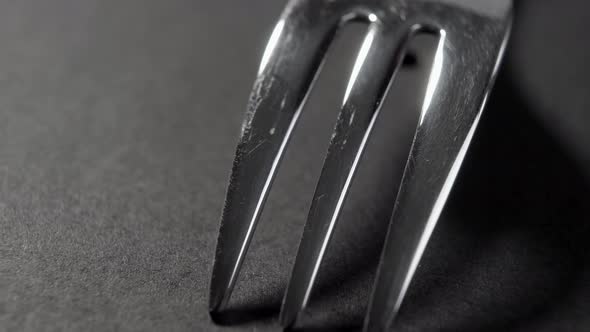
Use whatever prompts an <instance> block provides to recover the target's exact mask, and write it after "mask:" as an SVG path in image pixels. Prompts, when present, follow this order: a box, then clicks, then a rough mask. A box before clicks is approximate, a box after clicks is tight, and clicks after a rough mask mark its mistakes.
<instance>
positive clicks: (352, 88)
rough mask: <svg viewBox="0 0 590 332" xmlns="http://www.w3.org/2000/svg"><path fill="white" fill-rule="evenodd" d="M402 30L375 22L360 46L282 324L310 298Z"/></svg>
mask: <svg viewBox="0 0 590 332" xmlns="http://www.w3.org/2000/svg"><path fill="white" fill-rule="evenodd" d="M386 35H387V38H386ZM406 35H407V31H405V32H404V31H402V29H397V30H387V31H384V30H383V29H382V27H381V26H380V25H378V24H373V25H371V26H370V27H369V31H368V33H367V35H366V37H365V39H364V42H363V44H362V46H361V48H360V50H359V54H358V56H357V59H356V63H355V65H354V68H353V70H352V74H351V76H350V80H349V83H348V88H347V89H346V93H345V99H344V105H343V106H342V110H341V112H340V115H339V117H338V121H337V123H336V128H335V132H334V136H333V138H332V141H331V143H330V147H329V149H328V153H327V156H326V159H325V161H324V166H323V169H322V173H321V176H320V179H319V181H318V185H317V187H316V191H315V194H314V198H313V200H312V203H311V208H310V211H309V215H308V219H307V223H306V225H305V228H304V231H303V237H302V239H301V243H300V244H299V250H298V253H297V258H296V260H295V265H294V268H293V272H292V274H291V280H290V282H289V285H288V288H287V293H286V295H285V298H284V302H283V308H282V310H281V318H280V320H281V324H282V325H283V326H284V327H290V326H292V325H294V324H295V322H296V320H297V318H298V315H299V313H300V312H301V310H303V309H304V307H305V306H306V304H307V302H308V300H309V296H310V293H311V289H312V286H313V283H314V281H315V278H316V276H317V272H318V269H319V266H320V263H321V261H322V258H323V256H324V253H325V250H326V247H327V245H328V242H329V240H330V237H331V235H332V231H333V229H334V225H335V224H336V221H337V219H338V216H339V213H340V211H341V208H342V205H343V203H344V200H345V198H346V194H347V192H348V189H349V186H350V184H351V181H352V178H353V175H354V173H355V170H356V168H357V166H358V163H359V160H360V158H361V155H362V152H363V149H364V147H365V144H366V142H367V139H368V137H369V135H370V132H371V129H372V127H373V124H374V122H375V119H376V117H377V115H378V111H379V107H380V104H381V100H382V98H383V97H384V94H385V92H386V90H387V87H388V85H389V82H390V81H391V77H392V75H393V72H394V71H395V69H396V68H397V67H399V65H400V63H401V58H402V57H401V54H402V47H401V46H400V45H402V43H401V42H400V39H401V37H400V36H406ZM396 36H398V37H396ZM386 41H387V42H386Z"/></svg>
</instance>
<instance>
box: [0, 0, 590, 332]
mask: <svg viewBox="0 0 590 332" xmlns="http://www.w3.org/2000/svg"><path fill="white" fill-rule="evenodd" d="M533 2H534V3H533ZM529 3H530V4H529ZM283 4H284V3H283V1H271V0H250V1H237V0H236V1H229V0H227V1H204V0H198V1H195V0H169V1H158V0H127V1H114V0H112V1H95V0H77V1H73V0H52V1H33V0H21V1H12V0H7V1H1V2H0V45H1V47H0V330H8V331H12V330H14V331H17V330H19V331H20V330H27V331H42V330H48V331H61V330H71V331H80V330H82V331H88V330H124V331H147V330H154V331H160V330H173V331H226V330H227V331H241V330H246V331H253V330H255V331H274V330H278V325H277V320H276V318H277V315H278V308H279V305H280V301H281V297H282V292H283V290H284V287H285V283H286V281H287V278H288V273H289V272H290V268H291V265H292V263H293V258H294V255H295V250H296V247H297V244H298V241H299V236H300V234H301V231H302V226H303V223H304V219H305V215H306V213H307V208H308V204H309V201H310V199H311V197H312V196H311V195H312V193H313V187H314V184H315V181H316V178H317V176H318V174H319V170H320V167H321V162H322V160H321V156H322V154H323V153H324V151H325V148H326V146H327V140H328V138H329V137H330V134H331V133H330V126H331V123H332V121H333V119H334V117H335V116H336V114H337V109H336V108H335V105H337V103H338V101H339V100H340V98H341V96H342V91H343V87H344V82H343V81H342V80H343V78H344V77H345V73H344V74H343V72H346V71H347V70H348V69H347V68H348V67H347V66H349V65H350V61H351V55H353V54H354V53H355V52H356V50H355V49H353V48H349V47H347V45H349V44H350V45H358V44H356V40H357V39H354V38H356V37H354V38H353V37H350V38H351V40H348V39H346V38H344V40H341V41H339V42H337V43H340V44H338V45H341V46H339V47H336V49H338V50H340V51H339V52H337V53H338V54H334V55H333V56H331V58H330V59H331V60H330V61H329V65H328V68H327V70H326V71H327V73H326V75H323V76H322V78H321V79H320V82H319V88H318V89H319V90H318V91H317V92H315V93H314V94H313V96H312V98H311V100H310V107H309V109H308V110H306V112H305V114H304V116H303V118H302V121H301V124H300V125H299V127H298V131H297V133H296V134H295V138H294V140H293V143H292V147H291V149H290V150H289V152H288V153H287V156H286V158H285V161H284V163H283V167H282V168H281V172H280V175H279V177H278V179H277V180H276V182H275V186H274V188H273V190H272V193H271V197H270V199H269V202H268V205H267V208H266V210H265V213H264V216H263V218H262V220H261V223H260V226H259V229H258V231H257V233H256V237H255V240H254V243H253V245H252V248H251V250H250V252H249V255H248V259H247V262H246V264H245V266H244V269H243V271H242V274H241V277H240V280H239V281H238V285H237V289H236V291H235V294H234V297H233V299H232V309H233V310H232V311H231V312H230V313H229V315H228V317H226V320H225V321H224V324H223V325H215V324H213V323H212V322H211V320H210V318H209V315H208V313H207V308H206V303H207V293H208V289H207V287H208V282H209V275H210V268H211V263H212V258H213V253H214V245H215V240H216V235H217V234H216V233H217V229H218V220H219V214H220V211H221V207H222V204H223V199H224V194H225V186H226V180H227V177H228V175H229V170H230V166H231V162H232V158H233V151H234V148H235V144H236V141H237V137H238V133H239V128H240V123H241V120H242V116H243V113H244V109H245V102H246V100H247V98H248V93H249V89H250V87H251V84H252V81H253V78H254V75H255V71H256V68H257V63H258V59H259V57H260V55H261V54H262V50H263V48H264V42H265V40H266V38H267V36H268V34H269V33H270V31H272V25H273V24H274V22H275V19H276V17H277V16H278V14H279V13H280V10H281V9H282V6H283ZM588 7H589V6H588V5H586V4H585V1H581V0H580V1H568V2H567V4H566V3H564V2H558V1H529V2H521V6H520V7H519V11H518V15H517V21H516V27H515V33H514V38H513V40H512V43H511V46H510V48H509V51H508V54H507V60H506V62H505V65H504V66H503V69H502V72H501V74H500V77H499V79H498V82H497V86H496V90H495V92H494V93H493V96H492V98H491V100H490V103H489V107H488V108H487V109H486V112H485V115H484V117H483V119H482V122H481V127H480V130H479V131H478V132H477V134H476V137H475V141H474V144H473V146H472V149H471V150H470V152H469V153H468V156H467V160H466V162H465V166H464V168H463V170H462V172H461V174H460V178H459V181H458V183H457V185H456V187H455V190H454V191H453V194H452V197H451V199H450V202H449V204H448V206H447V208H446V210H445V212H444V215H443V217H442V219H441V221H440V223H439V225H438V227H437V229H436V231H435V233H434V235H433V239H432V242H431V244H430V245H429V247H428V249H427V252H426V254H425V257H424V259H423V261H422V264H421V266H420V268H419V271H418V275H417V277H416V279H415V281H414V282H413V284H412V287H411V290H410V293H409V295H408V298H407V300H406V302H405V305H404V307H403V310H402V313H401V316H400V318H399V320H398V322H397V325H396V326H397V327H398V328H399V330H400V331H424V330H447V331H475V330H477V331H556V330H559V331H583V330H587V329H588V328H589V327H590V316H588V312H590V300H589V299H590V281H589V280H590V268H589V263H590V254H589V253H590V245H589V241H588V238H589V236H590V226H589V223H588V215H589V212H590V211H589V210H590V206H589V204H588V198H589V197H590V196H589V193H590V185H589V182H588V179H589V176H590V172H588V167H589V166H590V163H589V162H588V161H589V160H590V158H589V156H590V149H589V148H588V142H590V137H589V136H588V131H587V130H586V128H587V126H588V124H589V123H590V116H589V115H588V113H587V109H588V105H589V100H590V99H589V95H588V91H589V87H590V84H589V83H588V82H589V81H588V79H587V76H588V74H589V68H590V67H589V66H588V64H587V61H586V59H588V56H587V55H588V52H589V50H590V47H589V46H588V43H586V42H585V41H586V40H587V38H586V34H587V31H588V27H589V25H588V23H587V22H590V20H589V17H588V14H587V13H589V12H590V11H589V10H588ZM353 30H354V29H353ZM357 30H358V29H357ZM357 32H358V31H357ZM350 36H355V33H353V32H351V35H350ZM356 36H357V37H358V33H357V34H356ZM423 66H424V63H423V62H421V59H420V58H419V59H418V63H417V65H416V66H415V67H408V68H405V69H404V70H403V71H402V72H401V74H400V78H399V82H400V83H398V84H396V86H395V87H396V89H395V91H396V92H394V93H393V95H392V97H391V98H390V101H388V103H389V104H388V105H389V106H386V107H385V108H384V112H383V115H382V119H381V120H380V121H379V124H378V125H377V127H376V131H375V136H374V139H372V141H371V143H370V146H369V148H368V151H367V155H366V157H367V158H366V160H367V162H364V163H363V165H362V170H361V171H360V174H359V176H358V177H357V179H356V181H355V187H354V189H353V193H352V194H351V196H350V199H349V200H348V203H347V205H346V208H345V213H344V218H343V220H342V221H341V223H340V224H339V226H338V228H337V232H336V235H335V238H334V242H333V245H331V246H330V248H329V252H328V257H327V259H326V260H325V263H324V264H323V265H322V270H321V272H320V276H319V282H318V285H317V287H316V288H315V290H314V294H313V298H312V303H311V306H310V310H309V312H308V315H307V316H306V317H305V319H304V321H303V322H302V323H303V325H304V326H305V327H308V328H315V329H316V330H331V329H340V330H344V329H352V330H354V329H356V328H358V326H359V324H361V322H362V317H363V314H364V311H365V307H366V302H367V297H368V292H369V289H370V287H371V281H372V277H373V273H374V270H375V266H376V263H377V259H378V255H379V251H380V246H381V244H382V241H383V237H384V231H385V229H386V225H387V222H388V218H389V213H390V211H391V208H392V203H393V201H394V198H395V186H396V184H397V182H398V180H399V174H400V173H399V172H400V168H401V167H402V166H403V161H404V147H405V146H406V145H407V139H408V135H409V133H411V128H412V126H411V123H412V122H411V118H412V117H411V115H412V114H413V113H412V111H413V110H415V109H417V104H416V99H417V98H416V97H415V96H418V97H419V91H420V88H419V84H418V82H419V81H418V80H417V79H416V78H415V76H416V75H415V74H416V73H419V72H421V71H423V70H424V67H423ZM413 96H414V97H413ZM412 98H413V99H414V101H412Z"/></svg>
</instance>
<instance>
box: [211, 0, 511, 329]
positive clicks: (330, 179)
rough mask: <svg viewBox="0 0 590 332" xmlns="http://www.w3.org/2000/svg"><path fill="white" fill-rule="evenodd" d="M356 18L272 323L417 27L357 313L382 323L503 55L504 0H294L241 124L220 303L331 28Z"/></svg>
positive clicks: (291, 308) (328, 217)
mask: <svg viewBox="0 0 590 332" xmlns="http://www.w3.org/2000/svg"><path fill="white" fill-rule="evenodd" d="M351 21H362V22H365V23H367V24H368V30H367V33H366V35H365V37H364V40H363V42H362V44H361V46H360V49H359V52H358V56H357V58H356V60H355V63H354V66H353V68H352V72H351V74H350V78H349V81H348V85H347V87H346V90H345V91H344V98H343V101H342V106H341V110H340V113H339V116H338V119H337V122H336V126H335V129H334V133H333V136H332V139H331V142H330V146H329V148H328V152H327V156H326V159H325V161H324V166H323V168H322V172H321V175H320V178H319V180H318V184H317V187H316V190H315V194H314V197H313V200H312V203H311V207H310V211H309V215H308V218H307V223H306V225H305V227H304V230H303V236H302V239H301V243H300V245H299V249H298V253H297V257H296V260H295V264H294V267H293V272H292V274H291V278H290V281H289V284H288V286H287V291H286V294H285V298H284V301H283V305H282V309H281V314H280V322H281V325H282V326H284V327H286V328H287V327H292V326H294V325H295V324H296V322H297V321H298V318H299V316H300V313H301V312H302V311H303V309H304V308H305V307H306V305H307V303H308V301H309V297H310V294H311V291H312V287H313V284H314V281H315V279H316V277H317V273H318V270H319V267H320V264H321V261H322V258H323V256H324V253H325V251H326V248H327V246H328V245H329V241H330V238H331V235H332V232H333V230H334V227H335V225H336V222H337V221H338V217H339V214H340V211H341V209H342V206H343V204H344V203H345V198H346V194H347V192H348V190H349V188H350V186H351V184H352V180H353V176H354V174H355V171H356V169H357V166H358V165H359V161H360V160H361V156H362V153H363V150H364V148H365V145H366V142H367V139H368V138H369V136H370V134H371V129H372V127H373V124H374V123H375V121H376V120H377V118H378V114H379V111H380V108H381V104H382V102H383V100H384V96H385V95H386V93H387V90H388V89H389V87H390V85H391V83H392V81H393V80H394V79H395V74H396V72H397V70H398V69H399V67H400V65H401V63H402V59H403V57H404V55H405V53H406V46H407V45H408V42H409V41H410V40H411V39H412V38H413V37H414V36H415V35H417V34H419V33H428V34H433V35H435V36H437V38H438V44H437V49H436V54H435V56H434V60H433V65H432V70H431V73H430V77H429V79H428V83H427V87H426V93H425V96H424V100H423V102H422V105H423V106H422V109H421V112H420V117H419V120H418V125H417V129H416V132H415V136H414V139H413V142H412V147H411V149H410V154H409V157H408V161H407V163H406V166H405V170H404V174H403V177H402V182H401V185H400V188H399V191H398V195H397V198H396V202H395V204H394V207H393V212H392V218H391V222H390V225H389V230H388V232H387V235H386V238H385V244H384V248H383V251H382V255H381V259H380V262H379V266H378V269H377V276H376V280H375V284H374V287H373V291H372V295H371V298H370V300H369V306H368V311H367V314H366V317H365V321H364V330H365V331H384V330H387V329H389V328H390V327H391V326H392V324H393V321H394V318H395V317H396V315H397V313H398V311H399V309H400V307H401V304H402V301H403V298H404V296H405V294H406V291H407V289H408V287H409V286H410V282H411V280H412V277H413V275H414V272H415V271H416V268H417V267H418V264H419V262H420V259H421V256H422V254H423V252H424V250H425V248H426V245H427V243H428V240H429V238H430V235H431V234H432V232H433V230H434V227H435V225H436V223H437V220H438V219H439V216H440V214H441V212H442V210H443V207H444V205H445V202H446V200H447V198H448V196H449V193H450V191H451V188H452V186H453V183H454V181H455V179H456V177H457V174H458V172H459V169H460V166H461V163H462V162H463V159H464V157H465V154H466V152H467V149H468V146H469V144H470V142H471V140H472V138H473V135H474V132H475V129H476V127H477V124H478V122H479V120H480V117H481V114H482V110H483V107H484V105H485V103H486V100H487V98H488V94H489V92H490V90H491V87H492V85H493V81H494V78H495V76H496V73H497V70H498V66H499V63H500V60H501V58H502V54H503V52H504V49H505V46H506V43H507V40H508V35H509V32H510V27H511V21H512V1H511V0H496V1H489V0H290V1H289V2H288V3H287V6H286V8H285V10H284V12H283V13H282V15H281V17H280V19H279V21H278V23H277V24H276V26H275V27H274V30H273V32H272V34H271V36H270V39H269V41H268V44H267V46H266V49H265V51H264V54H263V56H262V60H261V63H260V67H259V69H258V74H257V78H256V81H255V83H254V87H253V91H252V93H251V95H250V99H249V102H248V107H247V112H246V118H245V120H244V122H243V125H242V128H241V138H240V141H239V143H238V146H237V150H236V154H235V160H234V163H233V168H232V172H231V177H230V181H229V186H228V189H227V197H226V201H225V205H224V208H223V212H222V217H221V225H220V230H219V238H218V241H217V248H216V255H215V261H214V264H213V273H212V278H211V285H210V287H211V288H210V298H209V310H210V312H211V313H212V314H214V313H217V312H220V311H222V310H224V309H225V308H226V307H227V304H228V302H229V299H230V296H231V293H232V290H233V288H234V285H235V283H236V280H237V278H238V274H239V271H240V267H241V265H242V262H243V260H244V257H245V255H246V251H247V250H248V246H249V244H250V241H251V239H252V235H253V233H254V230H255V228H256V224H257V221H258V219H259V217H260V214H261V211H262V208H263V206H264V203H265V200H266V197H267V194H268V191H269V189H270V187H271V185H272V182H273V178H274V176H275V173H276V171H277V168H278V166H279V163H280V160H281V157H282V155H283V153H284V151H285V148H286V146H287V144H288V141H289V138H290V136H291V134H292V132H293V130H294V128H295V124H296V122H297V119H298V118H299V115H300V113H301V110H302V107H303V105H304V104H305V100H306V98H307V95H308V92H309V91H310V88H311V87H312V85H313V83H314V81H315V78H316V77H317V74H318V72H319V71H320V68H321V66H322V63H323V59H324V55H325V53H326V50H327V48H328V46H329V45H330V43H331V41H332V40H333V38H334V36H335V34H336V32H337V31H338V30H339V29H340V28H341V27H342V26H343V25H344V24H346V23H349V22H351Z"/></svg>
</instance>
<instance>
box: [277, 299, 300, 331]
mask: <svg viewBox="0 0 590 332" xmlns="http://www.w3.org/2000/svg"><path fill="white" fill-rule="evenodd" d="M298 317H299V310H296V309H293V308H289V307H288V306H285V305H283V308H282V310H281V314H280V317H279V322H280V324H281V326H282V327H283V329H284V330H286V331H289V330H291V329H292V328H293V327H294V326H295V323H297V318H298Z"/></svg>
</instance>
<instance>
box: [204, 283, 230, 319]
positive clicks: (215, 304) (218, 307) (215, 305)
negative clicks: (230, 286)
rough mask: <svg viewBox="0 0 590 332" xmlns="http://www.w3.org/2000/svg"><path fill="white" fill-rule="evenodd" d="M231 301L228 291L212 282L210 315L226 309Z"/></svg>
mask: <svg viewBox="0 0 590 332" xmlns="http://www.w3.org/2000/svg"><path fill="white" fill-rule="evenodd" d="M228 299H229V294H228V290H227V288H225V287H219V285H215V283H214V282H212V285H211V289H210V293H209V313H210V314H211V315H214V314H217V313H219V312H221V311H223V309H224V308H225V306H226V304H227V302H228Z"/></svg>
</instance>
